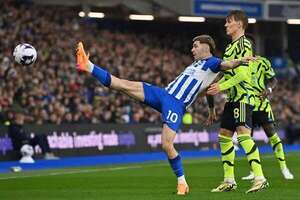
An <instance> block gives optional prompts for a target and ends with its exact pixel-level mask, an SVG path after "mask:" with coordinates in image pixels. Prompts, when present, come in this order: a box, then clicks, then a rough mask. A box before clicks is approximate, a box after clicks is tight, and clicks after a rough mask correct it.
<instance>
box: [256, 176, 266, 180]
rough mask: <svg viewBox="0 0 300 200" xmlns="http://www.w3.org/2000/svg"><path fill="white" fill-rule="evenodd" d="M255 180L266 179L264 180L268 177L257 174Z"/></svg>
mask: <svg viewBox="0 0 300 200" xmlns="http://www.w3.org/2000/svg"><path fill="white" fill-rule="evenodd" d="M254 180H256V181H264V180H266V178H265V177H264V176H256V177H255V178H254Z"/></svg>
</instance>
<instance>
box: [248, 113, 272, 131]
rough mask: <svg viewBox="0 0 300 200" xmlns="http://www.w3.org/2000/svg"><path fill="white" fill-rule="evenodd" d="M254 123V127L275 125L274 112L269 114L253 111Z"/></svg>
mask: <svg viewBox="0 0 300 200" xmlns="http://www.w3.org/2000/svg"><path fill="white" fill-rule="evenodd" d="M252 123H253V127H258V126H262V125H264V124H270V123H274V116H273V112H272V110H270V111H269V112H265V111H253V114H252Z"/></svg>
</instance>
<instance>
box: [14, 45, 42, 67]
mask: <svg viewBox="0 0 300 200" xmlns="http://www.w3.org/2000/svg"><path fill="white" fill-rule="evenodd" d="M13 56H14V58H15V61H16V62H17V63H19V64H21V65H31V64H32V63H34V61H35V60H36V58H37V52H36V50H35V48H34V47H33V46H32V45H30V44H27V43H22V44H19V45H17V46H16V48H15V50H14V53H13Z"/></svg>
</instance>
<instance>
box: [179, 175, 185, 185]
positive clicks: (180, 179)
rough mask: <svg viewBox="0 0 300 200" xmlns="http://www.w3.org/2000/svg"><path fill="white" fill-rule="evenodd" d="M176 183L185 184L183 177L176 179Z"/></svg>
mask: <svg viewBox="0 0 300 200" xmlns="http://www.w3.org/2000/svg"><path fill="white" fill-rule="evenodd" d="M177 181H178V183H186V180H185V177H184V175H182V176H179V177H177Z"/></svg>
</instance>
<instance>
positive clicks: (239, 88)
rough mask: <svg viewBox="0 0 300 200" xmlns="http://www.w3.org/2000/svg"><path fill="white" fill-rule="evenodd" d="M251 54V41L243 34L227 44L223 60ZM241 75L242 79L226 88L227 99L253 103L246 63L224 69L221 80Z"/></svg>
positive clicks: (249, 74) (248, 69)
mask: <svg viewBox="0 0 300 200" xmlns="http://www.w3.org/2000/svg"><path fill="white" fill-rule="evenodd" d="M252 55H253V52H252V45H251V42H250V41H249V40H248V39H247V38H246V37H245V36H242V37H240V38H239V39H238V40H236V41H234V42H232V43H230V44H229V45H228V46H227V48H226V50H225V53H224V56H223V60H225V61H226V60H233V59H238V58H242V57H245V56H252ZM241 75H242V76H243V77H244V78H243V80H242V81H241V82H239V83H238V84H236V85H234V86H232V87H230V88H229V89H228V90H227V101H229V102H243V103H247V104H251V105H254V94H253V88H252V86H251V81H252V80H251V70H250V67H249V66H248V65H245V64H244V65H240V66H238V67H237V68H234V69H230V70H226V71H225V72H224V78H223V79H222V81H226V80H229V79H230V78H236V77H237V76H241Z"/></svg>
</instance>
